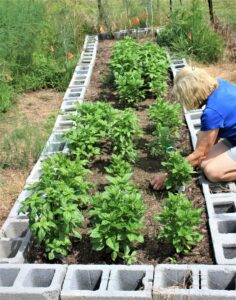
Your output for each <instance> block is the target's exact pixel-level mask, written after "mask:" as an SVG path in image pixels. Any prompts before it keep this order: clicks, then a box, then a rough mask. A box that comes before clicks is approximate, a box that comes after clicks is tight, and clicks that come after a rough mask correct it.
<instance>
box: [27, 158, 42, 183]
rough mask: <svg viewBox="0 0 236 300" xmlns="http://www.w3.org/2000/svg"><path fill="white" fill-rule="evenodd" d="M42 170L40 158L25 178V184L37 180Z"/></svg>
mask: <svg viewBox="0 0 236 300" xmlns="http://www.w3.org/2000/svg"><path fill="white" fill-rule="evenodd" d="M41 172H42V163H41V161H40V160H38V161H37V163H36V164H35V165H34V167H33V169H32V171H31V173H30V175H29V176H28V178H27V179H26V184H32V183H35V182H38V181H39V178H40V176H41Z"/></svg>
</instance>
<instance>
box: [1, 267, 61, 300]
mask: <svg viewBox="0 0 236 300" xmlns="http://www.w3.org/2000/svg"><path fill="white" fill-rule="evenodd" d="M66 268H67V266H65V265H64V266H63V265H47V264H45V265H37V264H24V265H0V299H1V300H12V299H14V300H59V297H60V292H61V286H62V283H63V280H64V277H65V273H66Z"/></svg>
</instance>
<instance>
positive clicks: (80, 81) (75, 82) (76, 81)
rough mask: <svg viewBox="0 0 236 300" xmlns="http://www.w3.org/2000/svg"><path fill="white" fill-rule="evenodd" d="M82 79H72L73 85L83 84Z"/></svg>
mask: <svg viewBox="0 0 236 300" xmlns="http://www.w3.org/2000/svg"><path fill="white" fill-rule="evenodd" d="M84 82H85V81H84V80H75V81H73V84H74V85H83V84H84Z"/></svg>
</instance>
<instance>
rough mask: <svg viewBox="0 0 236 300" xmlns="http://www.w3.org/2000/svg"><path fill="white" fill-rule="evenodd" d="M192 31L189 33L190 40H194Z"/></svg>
mask: <svg viewBox="0 0 236 300" xmlns="http://www.w3.org/2000/svg"><path fill="white" fill-rule="evenodd" d="M192 37H193V36H192V32H191V31H190V32H189V33H188V38H189V39H190V40H192Z"/></svg>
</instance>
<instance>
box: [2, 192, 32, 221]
mask: <svg viewBox="0 0 236 300" xmlns="http://www.w3.org/2000/svg"><path fill="white" fill-rule="evenodd" d="M26 188H27V186H24V189H23V191H22V192H21V193H20V194H19V196H18V198H17V200H16V202H15V204H14V205H13V207H12V209H11V211H10V213H9V216H8V218H22V219H27V218H28V217H27V215H26V214H22V213H20V214H19V210H20V207H21V204H22V202H23V201H24V200H25V199H26V198H28V197H29V196H30V195H32V193H33V191H32V190H27V189H26Z"/></svg>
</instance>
